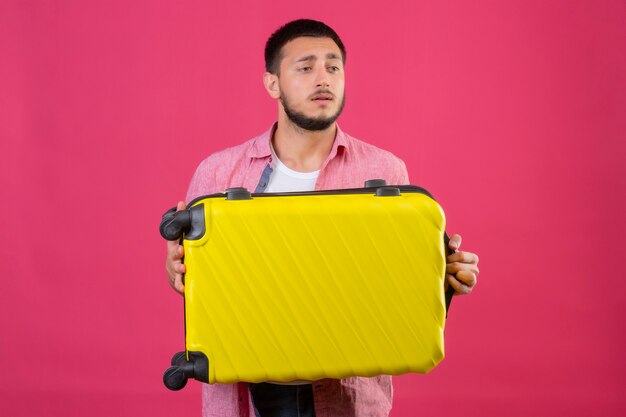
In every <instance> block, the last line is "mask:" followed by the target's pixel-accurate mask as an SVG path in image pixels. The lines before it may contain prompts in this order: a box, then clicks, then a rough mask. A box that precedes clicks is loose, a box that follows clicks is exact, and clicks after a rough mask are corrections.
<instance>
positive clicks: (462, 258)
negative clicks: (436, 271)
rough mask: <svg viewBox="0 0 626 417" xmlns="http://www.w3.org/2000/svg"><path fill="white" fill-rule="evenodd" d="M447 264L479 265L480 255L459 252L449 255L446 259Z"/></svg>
mask: <svg viewBox="0 0 626 417" xmlns="http://www.w3.org/2000/svg"><path fill="white" fill-rule="evenodd" d="M446 262H447V263H449V264H450V263H453V262H458V263H463V264H473V265H478V255H476V254H475V253H471V252H463V251H459V252H455V253H453V254H450V255H448V256H447V257H446Z"/></svg>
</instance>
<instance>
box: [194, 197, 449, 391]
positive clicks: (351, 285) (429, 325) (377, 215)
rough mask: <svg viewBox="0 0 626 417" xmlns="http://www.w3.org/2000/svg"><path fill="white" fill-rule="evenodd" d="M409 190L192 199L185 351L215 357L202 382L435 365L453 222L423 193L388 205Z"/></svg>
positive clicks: (309, 376)
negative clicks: (447, 226) (449, 225)
mask: <svg viewBox="0 0 626 417" xmlns="http://www.w3.org/2000/svg"><path fill="white" fill-rule="evenodd" d="M398 189H400V195H395V196H394V195H391V196H379V195H376V192H377V191H376V189H355V190H340V191H334V192H311V193H284V194H260V195H256V194H253V195H252V196H251V198H248V194H247V193H246V192H232V193H231V198H232V199H227V198H226V196H225V194H218V195H211V196H206V197H202V198H198V199H196V200H194V201H193V202H192V203H191V204H190V206H189V212H190V213H191V216H190V218H191V224H192V227H191V230H189V231H188V232H187V234H186V235H185V238H184V241H183V244H184V247H185V260H184V262H185V264H186V268H187V272H186V275H185V322H186V350H187V352H200V353H202V354H204V355H206V357H207V359H208V374H207V375H206V376H204V377H202V378H197V377H196V378H197V379H206V380H208V382H209V383H215V382H220V383H232V382H236V381H247V382H260V381H277V382H288V381H293V380H317V379H321V378H345V377H350V376H374V375H381V374H388V375H397V374H403V373H407V372H419V373H424V372H427V371H429V370H430V369H432V368H433V367H434V366H435V365H437V363H439V362H440V361H441V360H442V359H443V356H444V352H443V329H444V324H445V299H444V289H443V282H444V273H445V248H444V237H443V236H444V230H445V219H444V215H443V211H442V210H441V208H440V207H439V205H438V204H437V203H436V202H435V201H434V200H433V199H432V198H431V197H430V196H428V195H427V193H425V192H424V191H423V190H422V189H421V188H419V187H412V186H403V187H398V188H396V189H393V188H391V189H390V188H384V189H380V190H383V191H379V192H378V193H379V194H385V193H390V194H395V193H396V191H397V190H398ZM385 190H386V191H385ZM198 366H200V367H204V366H206V364H204V363H203V364H202V365H198V364H196V367H198ZM203 372H204V371H203Z"/></svg>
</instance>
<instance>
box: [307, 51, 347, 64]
mask: <svg viewBox="0 0 626 417" xmlns="http://www.w3.org/2000/svg"><path fill="white" fill-rule="evenodd" d="M316 59H317V57H316V56H315V55H307V56H303V57H302V58H299V59H297V60H296V62H305V61H315V60H316ZM326 59H341V56H339V55H337V54H336V53H334V52H329V53H327V54H326Z"/></svg>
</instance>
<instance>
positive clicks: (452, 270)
mask: <svg viewBox="0 0 626 417" xmlns="http://www.w3.org/2000/svg"><path fill="white" fill-rule="evenodd" d="M448 247H449V248H450V250H451V251H456V252H454V253H452V254H450V255H448V257H447V259H446V289H447V288H448V285H452V288H454V294H455V295H465V294H469V293H471V292H472V290H473V289H474V286H475V285H476V280H477V279H478V255H476V254H475V253H471V252H462V251H460V250H458V249H459V247H461V235H452V237H451V238H450V242H448Z"/></svg>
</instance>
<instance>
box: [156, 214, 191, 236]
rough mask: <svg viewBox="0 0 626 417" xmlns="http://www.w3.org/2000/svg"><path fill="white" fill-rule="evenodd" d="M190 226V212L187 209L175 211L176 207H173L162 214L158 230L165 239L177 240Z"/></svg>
mask: <svg viewBox="0 0 626 417" xmlns="http://www.w3.org/2000/svg"><path fill="white" fill-rule="evenodd" d="M190 228H191V214H190V212H189V210H181V211H176V207H174V208H171V209H169V210H168V211H166V212H165V214H164V215H163V218H162V219H161V225H160V226H159V232H160V233H161V236H163V238H164V239H165V240H178V239H180V238H181V236H182V235H183V234H184V233H187V232H188V231H189V229H190Z"/></svg>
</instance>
